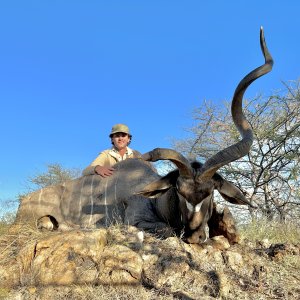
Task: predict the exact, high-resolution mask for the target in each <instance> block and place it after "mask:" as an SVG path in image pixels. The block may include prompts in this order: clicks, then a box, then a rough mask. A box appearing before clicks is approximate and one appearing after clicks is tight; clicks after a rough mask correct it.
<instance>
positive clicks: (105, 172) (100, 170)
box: [95, 165, 115, 177]
mask: <svg viewBox="0 0 300 300" xmlns="http://www.w3.org/2000/svg"><path fill="white" fill-rule="evenodd" d="M114 171H115V169H114V168H112V167H102V166H99V165H98V166H96V167H95V173H96V174H98V175H100V176H101V177H109V176H111V175H112V174H113V173H114Z"/></svg>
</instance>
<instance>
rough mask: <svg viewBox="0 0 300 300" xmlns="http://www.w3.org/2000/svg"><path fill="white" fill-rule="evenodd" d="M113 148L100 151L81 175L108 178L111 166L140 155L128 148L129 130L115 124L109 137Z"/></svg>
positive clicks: (111, 170) (124, 126) (111, 169)
mask: <svg viewBox="0 0 300 300" xmlns="http://www.w3.org/2000/svg"><path fill="white" fill-rule="evenodd" d="M109 137H110V139H111V143H112V144H113V147H112V148H111V149H107V150H104V151H102V152H101V153H100V154H99V155H98V157H97V158H96V159H95V160H94V161H93V162H92V163H91V164H90V165H89V166H88V167H87V168H85V169H84V170H83V172H82V175H92V174H98V175H100V176H101V177H108V176H111V175H112V174H113V172H114V171H115V169H114V168H113V165H114V164H116V163H117V162H119V161H122V160H125V159H127V158H137V157H140V156H141V153H140V152H138V151H136V150H132V149H131V148H129V147H128V145H129V144H130V142H131V139H132V135H131V134H130V131H129V128H128V127H127V126H126V125H124V124H116V125H114V126H113V127H112V130H111V133H110V135H109Z"/></svg>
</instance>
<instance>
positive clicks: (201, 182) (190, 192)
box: [140, 27, 273, 243]
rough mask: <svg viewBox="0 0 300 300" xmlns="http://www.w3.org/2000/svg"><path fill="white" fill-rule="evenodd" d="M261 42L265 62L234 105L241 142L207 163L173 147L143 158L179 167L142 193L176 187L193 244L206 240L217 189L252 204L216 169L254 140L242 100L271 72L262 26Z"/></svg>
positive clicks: (149, 194) (152, 193)
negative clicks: (187, 156)
mask: <svg viewBox="0 0 300 300" xmlns="http://www.w3.org/2000/svg"><path fill="white" fill-rule="evenodd" d="M260 45H261V49H262V52H263V55H264V58H265V63H264V64H263V65H262V66H260V67H258V68H256V69H255V70H253V71H252V72H250V73H249V74H248V75H247V76H245V77H244V78H243V79H242V80H241V82H240V83H239V84H238V86H237V88H236V90H235V93H234V96H233V99H232V104H231V114H232V119H233V121H234V124H235V126H236V128H237V129H238V131H239V132H240V135H241V137H242V140H241V141H239V142H238V143H236V144H233V145H231V146H229V147H228V148H225V149H223V150H221V151H220V152H218V153H217V154H215V155H214V156H212V157H211V158H209V159H208V160H207V161H206V162H205V163H204V164H201V163H194V164H191V163H190V162H189V161H188V160H187V159H186V158H185V157H184V156H182V155H181V154H180V153H178V152H176V151H174V150H171V149H159V148H157V149H154V150H152V151H150V152H148V153H146V154H144V155H143V159H144V160H146V161H152V162H155V161H158V160H169V161H171V162H173V163H174V164H175V165H176V166H177V168H178V176H177V178H176V180H174V176H170V174H168V175H167V176H165V177H163V178H161V179H159V180H157V181H155V182H152V183H150V184H149V185H147V186H146V187H145V188H144V189H143V191H141V193H140V194H142V195H144V196H147V197H158V196H160V195H161V194H162V193H164V192H165V191H167V190H168V189H170V188H171V187H173V186H175V187H176V190H177V193H178V196H179V197H180V200H181V203H182V202H185V205H181V206H182V208H181V210H182V216H183V219H184V223H185V230H186V235H187V240H188V241H189V242H190V243H198V242H199V241H203V240H205V239H206V234H205V226H206V224H207V222H208V220H209V218H210V217H211V214H212V209H213V191H214V189H217V190H219V192H220V193H221V195H222V196H223V197H224V198H225V199H226V200H228V201H230V202H233V203H236V204H248V205H250V203H249V202H248V201H247V200H246V199H245V197H244V196H243V195H242V194H241V192H240V191H239V190H238V189H237V188H236V187H234V186H233V185H230V184H228V182H227V181H225V180H224V179H222V177H221V176H220V175H218V174H217V173H216V172H217V170H219V169H220V168H221V167H222V166H224V165H227V164H229V163H230V162H233V161H235V160H237V159H239V158H241V157H243V156H244V155H246V154H247V153H248V152H249V150H250V147H251V145H252V143H253V133H252V129H251V125H250V124H249V122H248V121H247V119H246V117H245V115H244V114H243V110H242V100H243V96H244V93H245V91H246V89H247V88H248V86H249V85H250V84H251V83H252V82H253V81H255V80H256V79H257V78H259V77H261V76H263V75H265V74H266V73H268V72H270V71H271V69H272V66H273V59H272V57H271V55H270V53H269V51H268V49H267V46H266V43H265V38H264V32H263V28H262V27H261V29H260ZM184 211H186V213H184Z"/></svg>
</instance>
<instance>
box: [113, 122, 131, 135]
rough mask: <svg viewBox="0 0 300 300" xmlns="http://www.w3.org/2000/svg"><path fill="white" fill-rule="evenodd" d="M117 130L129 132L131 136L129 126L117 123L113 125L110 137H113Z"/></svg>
mask: <svg viewBox="0 0 300 300" xmlns="http://www.w3.org/2000/svg"><path fill="white" fill-rule="evenodd" d="M117 132H123V133H127V134H128V135H129V136H131V134H130V132H129V128H128V126H126V125H124V124H116V125H114V126H113V127H112V129H111V133H110V135H109V137H112V135H113V134H114V133H117Z"/></svg>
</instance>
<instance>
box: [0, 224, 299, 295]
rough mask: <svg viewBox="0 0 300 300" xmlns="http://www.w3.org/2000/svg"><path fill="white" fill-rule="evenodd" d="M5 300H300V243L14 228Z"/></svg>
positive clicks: (3, 251)
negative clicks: (197, 241) (199, 241)
mask: <svg viewBox="0 0 300 300" xmlns="http://www.w3.org/2000/svg"><path fill="white" fill-rule="evenodd" d="M0 299H255V300H257V299H300V245H293V244H288V243H285V244H270V243H269V242H268V241H267V240H264V241H260V242H255V243H253V242H252V243H251V242H249V241H247V240H242V241H240V242H239V243H236V244H233V245H230V244H229V242H228V240H227V239H226V238H224V237H223V236H217V237H214V238H213V239H210V240H208V241H207V242H206V243H205V244H203V245H189V244H186V243H184V242H183V241H182V240H180V239H179V238H177V237H169V238H167V239H164V240H163V239H159V238H157V237H155V236H153V235H150V234H144V233H142V232H139V231H138V230H137V229H136V228H134V227H127V226H113V227H111V228H108V229H97V230H73V231H70V232H65V233H60V232H51V233H43V232H38V231H36V230H35V229H31V228H24V227H20V226H13V227H11V229H10V230H9V232H8V233H7V234H4V235H2V236H1V237H0Z"/></svg>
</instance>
